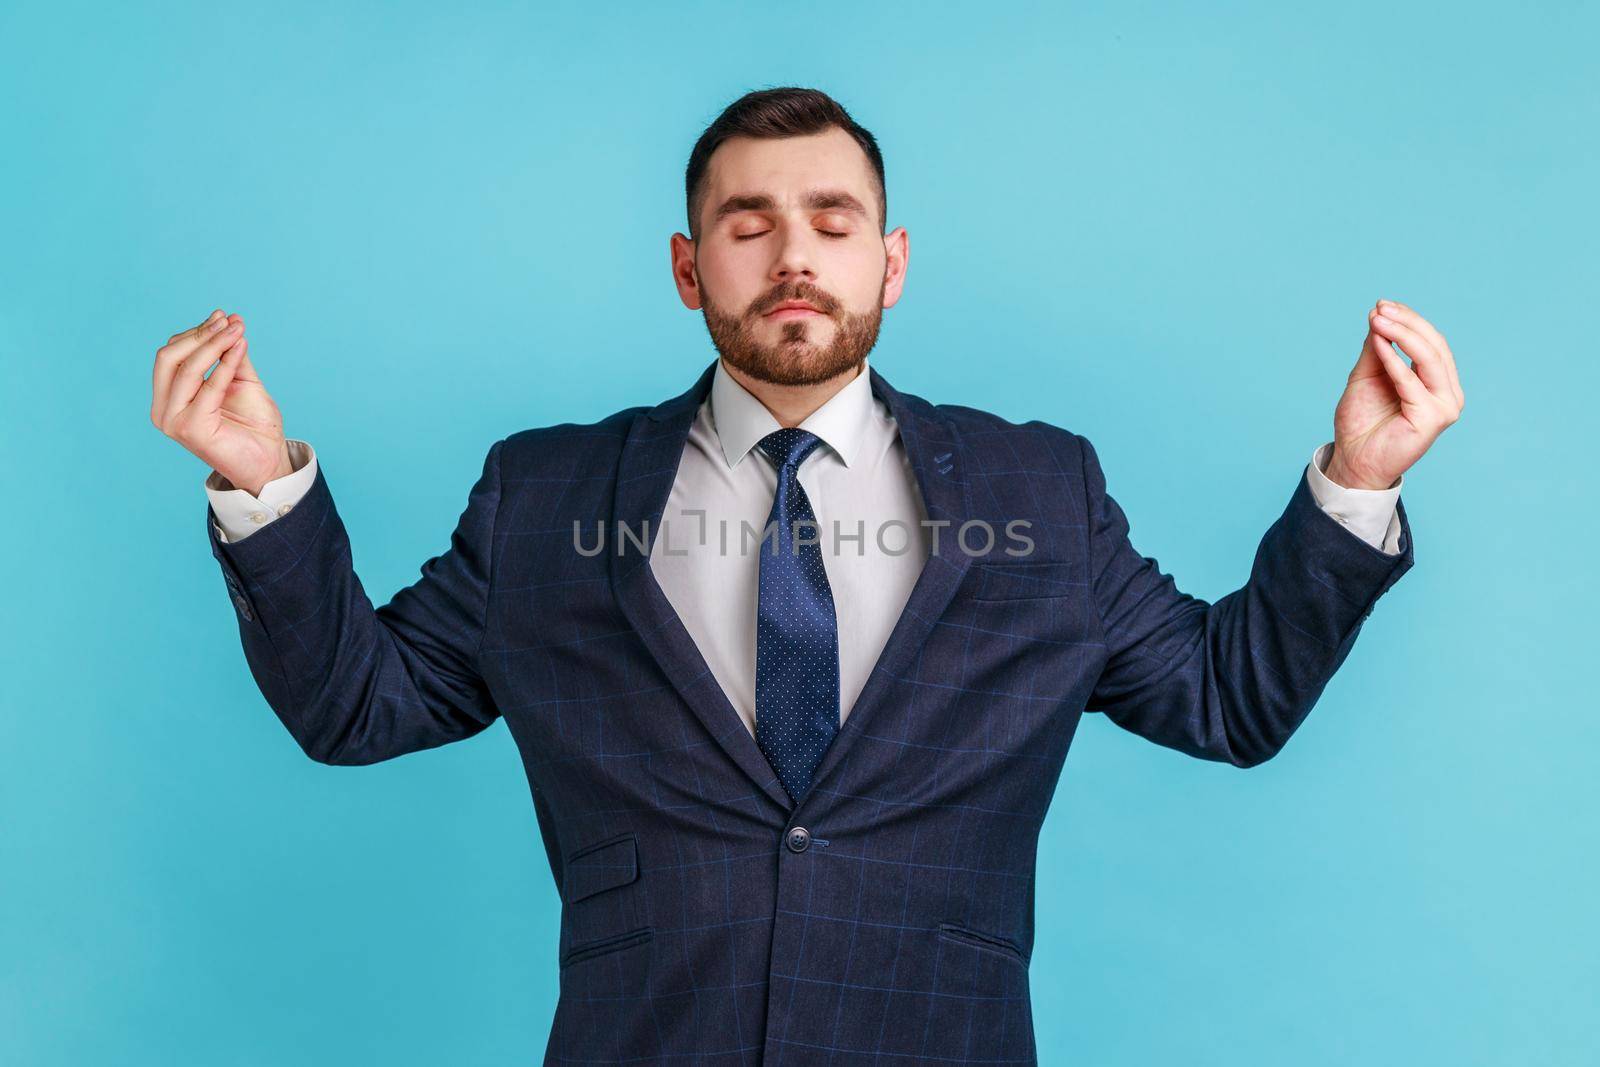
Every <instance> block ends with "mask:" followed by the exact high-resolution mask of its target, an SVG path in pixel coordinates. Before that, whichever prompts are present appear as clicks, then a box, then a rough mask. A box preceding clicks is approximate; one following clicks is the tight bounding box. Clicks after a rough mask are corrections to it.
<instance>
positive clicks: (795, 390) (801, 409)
mask: <svg viewBox="0 0 1600 1067" xmlns="http://www.w3.org/2000/svg"><path fill="white" fill-rule="evenodd" d="M863 365H864V364H863V363H857V364H856V365H855V366H854V367H852V368H850V369H849V370H847V371H842V372H840V373H839V374H836V375H834V376H833V377H832V378H826V379H824V380H822V381H820V382H814V383H812V384H810V385H777V384H774V383H772V382H767V381H762V380H760V379H759V378H752V377H750V376H749V375H748V374H746V373H745V372H744V371H742V370H739V369H738V368H737V367H735V366H733V365H732V364H730V363H729V362H728V361H727V360H725V359H724V360H722V370H723V372H724V373H725V374H727V375H728V377H730V378H732V379H733V380H734V381H736V382H738V383H739V384H740V385H742V386H744V387H745V389H746V390H747V391H749V393H750V395H751V396H753V397H755V398H756V399H757V400H759V401H761V406H762V407H764V408H766V409H767V410H768V411H770V412H771V413H772V417H773V418H775V419H777V420H778V425H779V426H782V427H783V428H784V429H790V428H792V427H795V426H798V425H800V424H801V423H802V422H804V421H805V420H806V419H807V418H808V417H810V415H811V413H812V412H813V411H816V410H817V409H818V408H820V407H821V406H822V405H824V404H826V403H827V402H828V401H829V400H830V399H832V398H833V395H834V394H835V393H837V392H838V391H839V390H841V389H843V388H844V387H845V386H847V385H849V384H850V383H851V382H853V381H855V378H856V375H858V374H860V373H861V368H862V366H863Z"/></svg>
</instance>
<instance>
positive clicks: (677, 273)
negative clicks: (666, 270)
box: [670, 233, 702, 311]
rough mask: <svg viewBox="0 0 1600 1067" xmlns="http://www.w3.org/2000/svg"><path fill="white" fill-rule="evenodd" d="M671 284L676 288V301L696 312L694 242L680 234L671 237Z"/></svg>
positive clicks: (697, 287)
mask: <svg viewBox="0 0 1600 1067" xmlns="http://www.w3.org/2000/svg"><path fill="white" fill-rule="evenodd" d="M670 245H671V256H672V284H674V285H676V286H677V287H678V299H679V300H682V301H683V306H684V307H686V308H688V309H689V310H690V311H698V310H699V308H700V304H701V302H702V301H701V299H700V271H699V269H698V268H696V267H695V263H694V253H695V242H694V241H692V240H690V239H689V238H688V237H685V236H684V235H683V234H681V233H675V234H673V235H672V240H671V242H670Z"/></svg>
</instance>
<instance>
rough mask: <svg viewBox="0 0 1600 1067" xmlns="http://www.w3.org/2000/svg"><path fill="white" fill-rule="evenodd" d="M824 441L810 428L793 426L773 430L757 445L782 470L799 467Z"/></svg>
mask: <svg viewBox="0 0 1600 1067" xmlns="http://www.w3.org/2000/svg"><path fill="white" fill-rule="evenodd" d="M821 443H822V438H820V437H818V436H817V435H816V434H814V433H812V432H810V431H809V430H802V429H800V428H799V427H798V426H792V427H789V428H788V429H784V430H773V431H772V432H771V433H769V434H767V436H765V437H763V438H762V439H761V440H760V441H758V442H756V447H757V448H759V449H761V451H763V452H765V453H766V454H767V458H768V459H770V460H772V462H773V463H774V464H776V465H777V466H778V468H779V469H780V470H781V469H782V468H784V467H798V466H800V462H801V460H803V459H805V458H806V457H807V456H809V455H810V454H811V450H812V449H813V448H816V447H817V446H818V445H820V444H821Z"/></svg>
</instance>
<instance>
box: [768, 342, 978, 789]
mask: <svg viewBox="0 0 1600 1067" xmlns="http://www.w3.org/2000/svg"><path fill="white" fill-rule="evenodd" d="M868 373H869V374H870V375H871V379H872V393H873V395H874V396H876V397H878V398H880V399H881V400H883V402H884V403H885V404H887V405H888V407H889V411H890V413H891V414H893V415H894V417H895V421H896V422H897V423H898V424H899V431H900V440H901V443H902V444H903V445H904V446H905V450H906V458H907V459H908V460H909V461H910V463H911V469H912V471H913V472H914V473H915V475H916V479H917V487H918V488H919V489H920V490H921V491H922V500H923V505H924V506H925V507H926V508H927V511H928V519H929V520H930V521H932V522H937V521H939V520H940V519H943V520H946V521H948V522H949V525H948V526H945V527H942V528H940V529H941V533H940V537H939V552H938V553H937V554H930V555H929V556H928V561H927V563H925V564H924V565H923V568H922V573H921V574H920V575H919V576H918V578H917V581H916V584H915V585H913V586H912V587H911V596H910V597H909V598H908V599H907V600H906V606H905V610H904V611H902V612H901V614H900V618H899V620H898V621H897V622H896V623H895V627H894V630H893V631H892V632H891V633H890V634H889V640H888V642H887V643H886V644H885V645H884V646H883V651H882V652H881V653H880V654H879V656H878V662H877V663H876V664H874V665H873V668H872V673H871V674H870V675H868V676H867V681H866V684H865V685H864V686H863V687H862V690H861V695H860V696H858V697H857V698H856V702H855V704H854V705H853V706H852V707H851V709H850V714H849V716H848V717H846V718H845V720H844V723H843V724H842V725H841V726H840V727H839V732H838V733H837V734H835V735H834V738H833V740H832V741H831V742H829V744H828V747H827V748H826V749H825V750H824V751H823V753H822V760H821V762H820V763H818V764H817V769H816V772H815V773H814V774H813V775H812V779H811V789H810V791H809V792H808V793H806V794H805V796H810V795H811V794H812V793H815V792H816V791H817V786H818V785H819V784H821V783H822V782H824V781H825V780H826V779H827V777H828V775H829V774H830V773H832V772H833V771H834V769H835V768H836V767H838V766H839V764H840V763H841V762H842V761H843V760H844V758H845V756H846V754H847V753H848V752H849V751H850V748H851V746H852V745H853V744H854V743H855V740H856V738H858V737H860V736H861V735H862V734H863V733H867V732H870V731H871V729H872V724H873V722H874V721H875V720H876V719H878V718H879V717H880V716H881V715H882V714H883V711H882V708H883V706H884V703H885V701H886V699H887V698H888V695H889V687H890V686H892V685H893V684H894V682H895V680H896V679H897V678H899V677H900V676H901V675H902V674H903V673H904V672H905V670H906V669H907V668H908V667H909V666H910V665H911V662H912V661H913V660H914V659H915V658H916V655H917V652H918V650H919V649H921V648H922V645H923V642H924V641H925V640H926V639H927V637H928V634H929V633H930V632H932V630H933V627H934V624H935V623H936V622H938V620H939V616H941V615H943V614H944V609H945V607H946V606H947V605H948V604H949V603H950V599H951V598H952V597H953V596H955V592H956V589H957V587H959V586H960V585H961V579H962V578H964V577H965V576H966V573H967V568H968V567H969V566H971V564H972V557H971V556H969V555H967V554H966V553H965V552H962V551H961V550H960V548H959V547H958V546H957V543H956V541H955V536H956V531H957V530H959V529H960V527H961V524H962V523H963V522H966V521H967V518H968V517H969V516H970V515H971V513H972V500H971V495H970V491H969V489H968V483H967V477H966V468H967V457H966V455H965V454H964V452H963V449H962V445H961V440H960V437H959V435H958V434H957V433H956V431H955V428H954V427H952V426H951V425H950V424H949V423H948V422H947V421H945V420H944V419H943V418H941V417H940V416H939V414H938V413H937V412H936V411H935V410H934V408H933V405H931V404H929V403H928V402H927V401H925V400H923V399H922V398H921V397H917V396H911V395H909V394H902V393H900V392H898V391H896V390H895V389H893V388H892V387H891V386H890V385H889V383H888V382H886V381H884V380H883V377H882V376H881V375H879V374H878V372H877V370H876V369H875V368H871V367H869V368H868ZM805 796H802V797H800V798H798V799H797V802H796V805H795V806H796V807H799V805H800V804H801V803H804V801H805Z"/></svg>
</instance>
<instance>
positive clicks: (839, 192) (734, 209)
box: [711, 189, 868, 223]
mask: <svg viewBox="0 0 1600 1067" xmlns="http://www.w3.org/2000/svg"><path fill="white" fill-rule="evenodd" d="M800 205H801V206H802V207H806V208H810V209H811V210H812V211H828V210H835V211H847V212H851V213H853V214H856V215H860V216H861V217H862V218H867V217H868V216H867V209H866V208H865V207H863V206H862V204H861V201H859V200H857V199H856V198H855V197H853V196H851V195H850V194H849V193H847V192H845V191H844V190H843V189H808V190H806V192H804V193H802V194H801V196H800ZM777 207H778V202H777V201H776V200H774V199H773V198H772V197H770V196H768V195H767V194H766V193H736V194H735V195H733V196H730V197H728V199H726V200H724V201H723V202H722V203H721V204H720V205H719V206H718V207H717V212H716V214H715V215H713V216H712V217H711V221H712V222H713V223H717V222H721V221H722V220H723V219H724V218H726V217H727V216H729V215H733V214H736V213H738V212H740V211H775V210H777Z"/></svg>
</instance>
